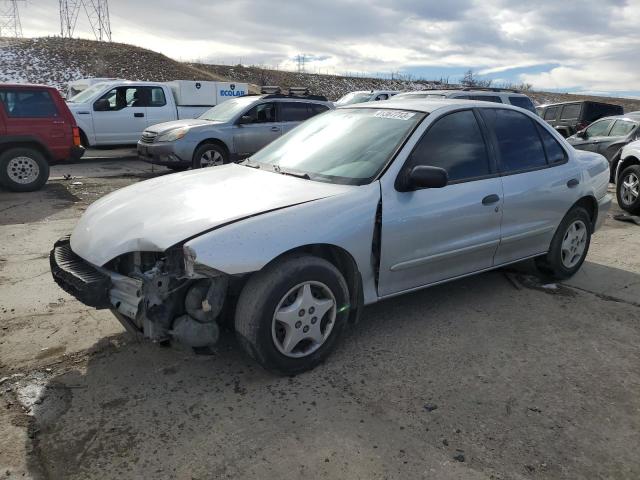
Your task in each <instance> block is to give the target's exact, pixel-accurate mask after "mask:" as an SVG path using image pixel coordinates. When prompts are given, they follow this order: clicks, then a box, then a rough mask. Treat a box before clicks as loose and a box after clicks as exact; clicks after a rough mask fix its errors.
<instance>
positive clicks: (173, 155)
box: [138, 93, 333, 170]
mask: <svg viewBox="0 0 640 480" xmlns="http://www.w3.org/2000/svg"><path fill="white" fill-rule="evenodd" d="M330 109H333V105H332V104H331V102H328V101H327V99H326V98H325V97H322V96H318V95H285V94H281V93H275V94H267V95H254V96H246V97H241V98H236V99H234V100H231V101H229V102H226V103H224V104H222V105H218V106H216V107H214V108H212V109H211V110H209V111H207V112H205V113H204V114H203V115H201V116H200V117H199V118H196V119H194V120H179V121H176V122H167V123H161V124H158V125H153V126H151V127H149V128H147V129H146V130H145V131H144V132H143V134H142V137H141V138H140V140H139V141H138V155H139V157H140V159H141V160H144V161H146V162H149V163H155V164H159V165H165V166H167V167H169V168H172V169H174V170H184V169H186V168H189V167H193V168H202V167H211V166H216V165H222V164H224V163H229V162H230V161H237V160H239V159H241V158H244V157H247V156H249V155H251V154H253V153H255V152H257V151H258V150H260V149H261V148H262V147H264V146H265V145H267V144H269V143H271V142H272V141H274V140H275V139H277V138H278V137H280V136H281V135H283V134H285V133H287V132H288V131H289V130H291V129H293V128H295V127H296V126H298V125H299V124H300V123H301V122H303V121H305V120H307V119H308V118H311V117H313V116H314V115H317V114H319V113H323V112H326V111H327V110H330Z"/></svg>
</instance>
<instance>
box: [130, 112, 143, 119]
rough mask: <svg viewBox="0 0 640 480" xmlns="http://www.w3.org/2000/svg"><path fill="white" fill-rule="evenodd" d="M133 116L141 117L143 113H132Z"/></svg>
mask: <svg viewBox="0 0 640 480" xmlns="http://www.w3.org/2000/svg"><path fill="white" fill-rule="evenodd" d="M133 116H134V117H136V118H142V117H144V113H134V114H133Z"/></svg>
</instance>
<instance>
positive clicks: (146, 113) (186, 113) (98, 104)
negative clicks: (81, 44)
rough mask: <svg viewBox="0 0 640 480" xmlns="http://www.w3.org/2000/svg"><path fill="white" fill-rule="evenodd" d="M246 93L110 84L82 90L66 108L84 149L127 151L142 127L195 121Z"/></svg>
mask: <svg viewBox="0 0 640 480" xmlns="http://www.w3.org/2000/svg"><path fill="white" fill-rule="evenodd" d="M248 93H249V88H248V84H246V83H234V82H208V81H191V80H176V81H173V82H134V81H128V80H113V81H107V82H100V83H96V84H94V85H92V86H90V87H88V88H86V89H84V90H83V91H82V92H80V93H79V94H77V95H75V96H73V97H71V98H69V99H68V100H67V104H68V105H69V109H70V110H71V113H73V116H74V117H75V119H76V121H77V122H78V127H79V128H80V136H81V138H82V144H83V145H84V146H85V147H92V146H102V145H127V144H134V143H136V142H137V141H138V139H139V138H140V136H141V135H142V132H143V130H144V129H145V128H147V127H148V126H151V125H155V124H158V123H163V122H170V121H173V120H180V119H184V118H197V117H199V116H200V115H202V114H203V113H204V112H206V111H207V110H209V109H210V108H212V107H214V106H215V105H218V104H219V103H221V102H224V101H226V100H229V99H231V98H234V97H240V96H243V95H246V94H248Z"/></svg>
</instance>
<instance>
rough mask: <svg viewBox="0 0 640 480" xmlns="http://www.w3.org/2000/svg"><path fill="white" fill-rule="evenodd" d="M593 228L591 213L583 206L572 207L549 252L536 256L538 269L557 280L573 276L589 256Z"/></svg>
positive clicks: (563, 220)
mask: <svg viewBox="0 0 640 480" xmlns="http://www.w3.org/2000/svg"><path fill="white" fill-rule="evenodd" d="M592 230H593V226H592V223H591V217H590V216H589V213H588V212H587V211H586V210H585V209H584V208H582V207H574V208H572V209H571V210H570V211H569V213H567V214H566V215H565V217H564V218H563V219H562V222H560V226H559V227H558V229H557V230H556V233H555V235H554V236H553V239H552V240H551V246H550V248H549V252H548V253H547V254H546V255H544V256H542V257H538V258H536V265H537V267H538V269H539V270H540V271H541V272H542V273H544V274H546V275H549V276H551V277H553V278H555V279H557V280H565V279H567V278H570V277H572V276H573V275H574V274H575V273H576V272H577V271H578V270H579V269H580V267H581V266H582V264H583V263H584V260H585V258H587V253H588V252H589V245H590V244H591V233H592Z"/></svg>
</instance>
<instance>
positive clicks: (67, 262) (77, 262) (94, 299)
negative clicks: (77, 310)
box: [49, 236, 112, 309]
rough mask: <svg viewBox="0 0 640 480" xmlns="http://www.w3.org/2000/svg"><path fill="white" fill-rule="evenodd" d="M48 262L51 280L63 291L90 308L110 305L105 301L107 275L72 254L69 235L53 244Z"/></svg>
mask: <svg viewBox="0 0 640 480" xmlns="http://www.w3.org/2000/svg"><path fill="white" fill-rule="evenodd" d="M49 263H50V265H51V275H52V276H53V279H54V281H55V282H56V283H57V284H58V285H59V286H60V288H62V289H63V290H64V291H65V292H67V293H68V294H70V295H72V296H74V297H75V298H77V299H78V300H80V301H81V302H82V303H84V304H85V305H89V306H90V307H94V308H97V309H104V308H112V305H111V302H110V300H109V289H110V287H111V278H110V277H109V276H108V275H106V274H104V273H102V272H101V271H99V270H98V269H97V268H96V267H94V266H93V265H91V264H90V263H88V262H86V261H85V260H83V259H82V258H80V257H79V256H78V255H76V254H75V253H74V252H73V250H71V244H70V241H69V236H66V237H62V238H61V239H60V240H58V241H57V242H56V243H55V244H54V245H53V250H51V253H50V254H49Z"/></svg>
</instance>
